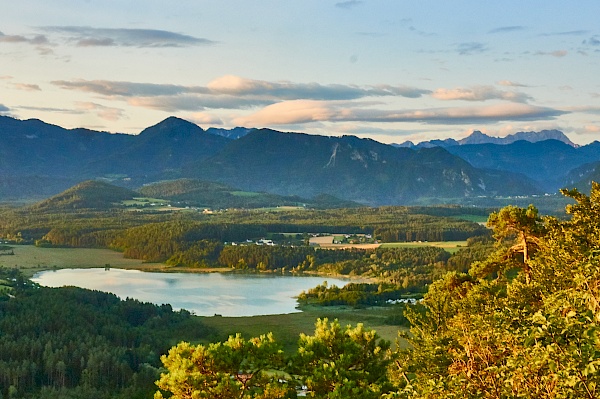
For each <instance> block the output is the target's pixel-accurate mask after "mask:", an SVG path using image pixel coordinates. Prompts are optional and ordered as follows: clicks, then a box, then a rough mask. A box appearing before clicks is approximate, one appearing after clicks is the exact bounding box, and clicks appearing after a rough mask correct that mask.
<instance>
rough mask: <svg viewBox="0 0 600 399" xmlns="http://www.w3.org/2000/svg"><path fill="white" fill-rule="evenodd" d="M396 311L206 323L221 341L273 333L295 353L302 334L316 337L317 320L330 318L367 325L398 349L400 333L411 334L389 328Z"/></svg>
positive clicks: (315, 310) (319, 311)
mask: <svg viewBox="0 0 600 399" xmlns="http://www.w3.org/2000/svg"><path fill="white" fill-rule="evenodd" d="M392 309H393V308H391V307H390V308H387V307H386V308H380V307H379V308H378V307H373V308H365V309H352V308H347V307H335V306H332V307H310V308H305V309H303V311H302V312H299V313H291V314H283V315H269V316H252V317H219V316H216V317H215V316H213V317H203V318H202V320H203V322H204V323H205V324H206V325H208V326H211V327H213V328H215V329H216V330H218V331H219V336H218V337H216V338H217V339H218V340H225V339H227V337H228V336H229V335H233V334H235V333H236V332H239V333H241V334H242V335H243V336H244V337H245V338H249V337H254V336H258V335H261V334H266V333H268V332H273V335H274V336H275V339H276V340H277V341H278V342H280V343H281V344H282V345H283V347H284V350H285V351H286V352H288V353H291V352H293V351H294V350H295V349H296V347H297V343H298V338H299V336H300V333H305V334H313V333H314V330H315V321H316V320H317V318H325V317H326V318H328V319H329V320H330V321H333V320H334V319H338V320H339V322H340V324H341V325H343V326H345V325H348V324H350V325H352V326H356V324H358V323H363V324H364V325H365V327H367V328H370V329H373V330H375V331H377V334H379V336H380V337H381V338H383V339H386V340H388V341H390V342H392V345H393V346H394V347H395V346H396V340H397V338H398V331H401V330H402V331H407V328H405V327H399V326H391V325H387V324H385V322H384V320H385V318H386V317H387V316H388V315H389V314H390V312H391V311H392ZM398 344H399V345H400V346H405V345H407V344H406V342H405V341H404V340H400V341H399V342H398Z"/></svg>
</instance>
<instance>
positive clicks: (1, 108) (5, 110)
mask: <svg viewBox="0 0 600 399" xmlns="http://www.w3.org/2000/svg"><path fill="white" fill-rule="evenodd" d="M9 113H10V108H8V107H7V106H6V105H3V104H0V115H4V114H9Z"/></svg>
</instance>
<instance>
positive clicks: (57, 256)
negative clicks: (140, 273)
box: [0, 245, 157, 277]
mask: <svg viewBox="0 0 600 399" xmlns="http://www.w3.org/2000/svg"><path fill="white" fill-rule="evenodd" d="M14 251H15V254H14V255H7V256H3V257H2V258H0V265H1V266H6V267H16V268H18V269H20V270H21V272H22V273H23V274H24V275H25V277H31V276H33V275H34V274H35V273H37V272H39V271H42V270H49V269H54V268H57V269H65V268H91V267H105V266H106V265H107V264H109V265H110V266H111V267H116V268H123V269H141V270H143V269H148V268H151V267H153V266H154V267H156V265H157V264H145V263H143V261H141V260H138V259H125V258H123V254H121V253H120V252H116V251H111V250H109V249H90V248H39V247H36V246H33V245H15V246H14Z"/></svg>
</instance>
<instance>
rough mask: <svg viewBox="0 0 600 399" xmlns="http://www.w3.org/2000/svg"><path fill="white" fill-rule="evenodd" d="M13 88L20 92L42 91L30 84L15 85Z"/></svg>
mask: <svg viewBox="0 0 600 399" xmlns="http://www.w3.org/2000/svg"><path fill="white" fill-rule="evenodd" d="M12 86H13V87H14V88H15V89H18V90H25V91H41V90H42V89H41V88H40V86H38V85H34V84H28V83H13V84H12Z"/></svg>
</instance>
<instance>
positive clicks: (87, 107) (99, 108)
mask: <svg viewBox="0 0 600 399" xmlns="http://www.w3.org/2000/svg"><path fill="white" fill-rule="evenodd" d="M76 106H77V109H79V110H81V111H92V112H95V113H96V115H97V116H98V117H99V118H102V119H105V120H107V121H111V122H115V121H118V120H119V119H121V118H123V116H124V114H123V110H121V109H119V108H113V107H107V106H104V105H101V104H96V103H93V102H78V103H76Z"/></svg>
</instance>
